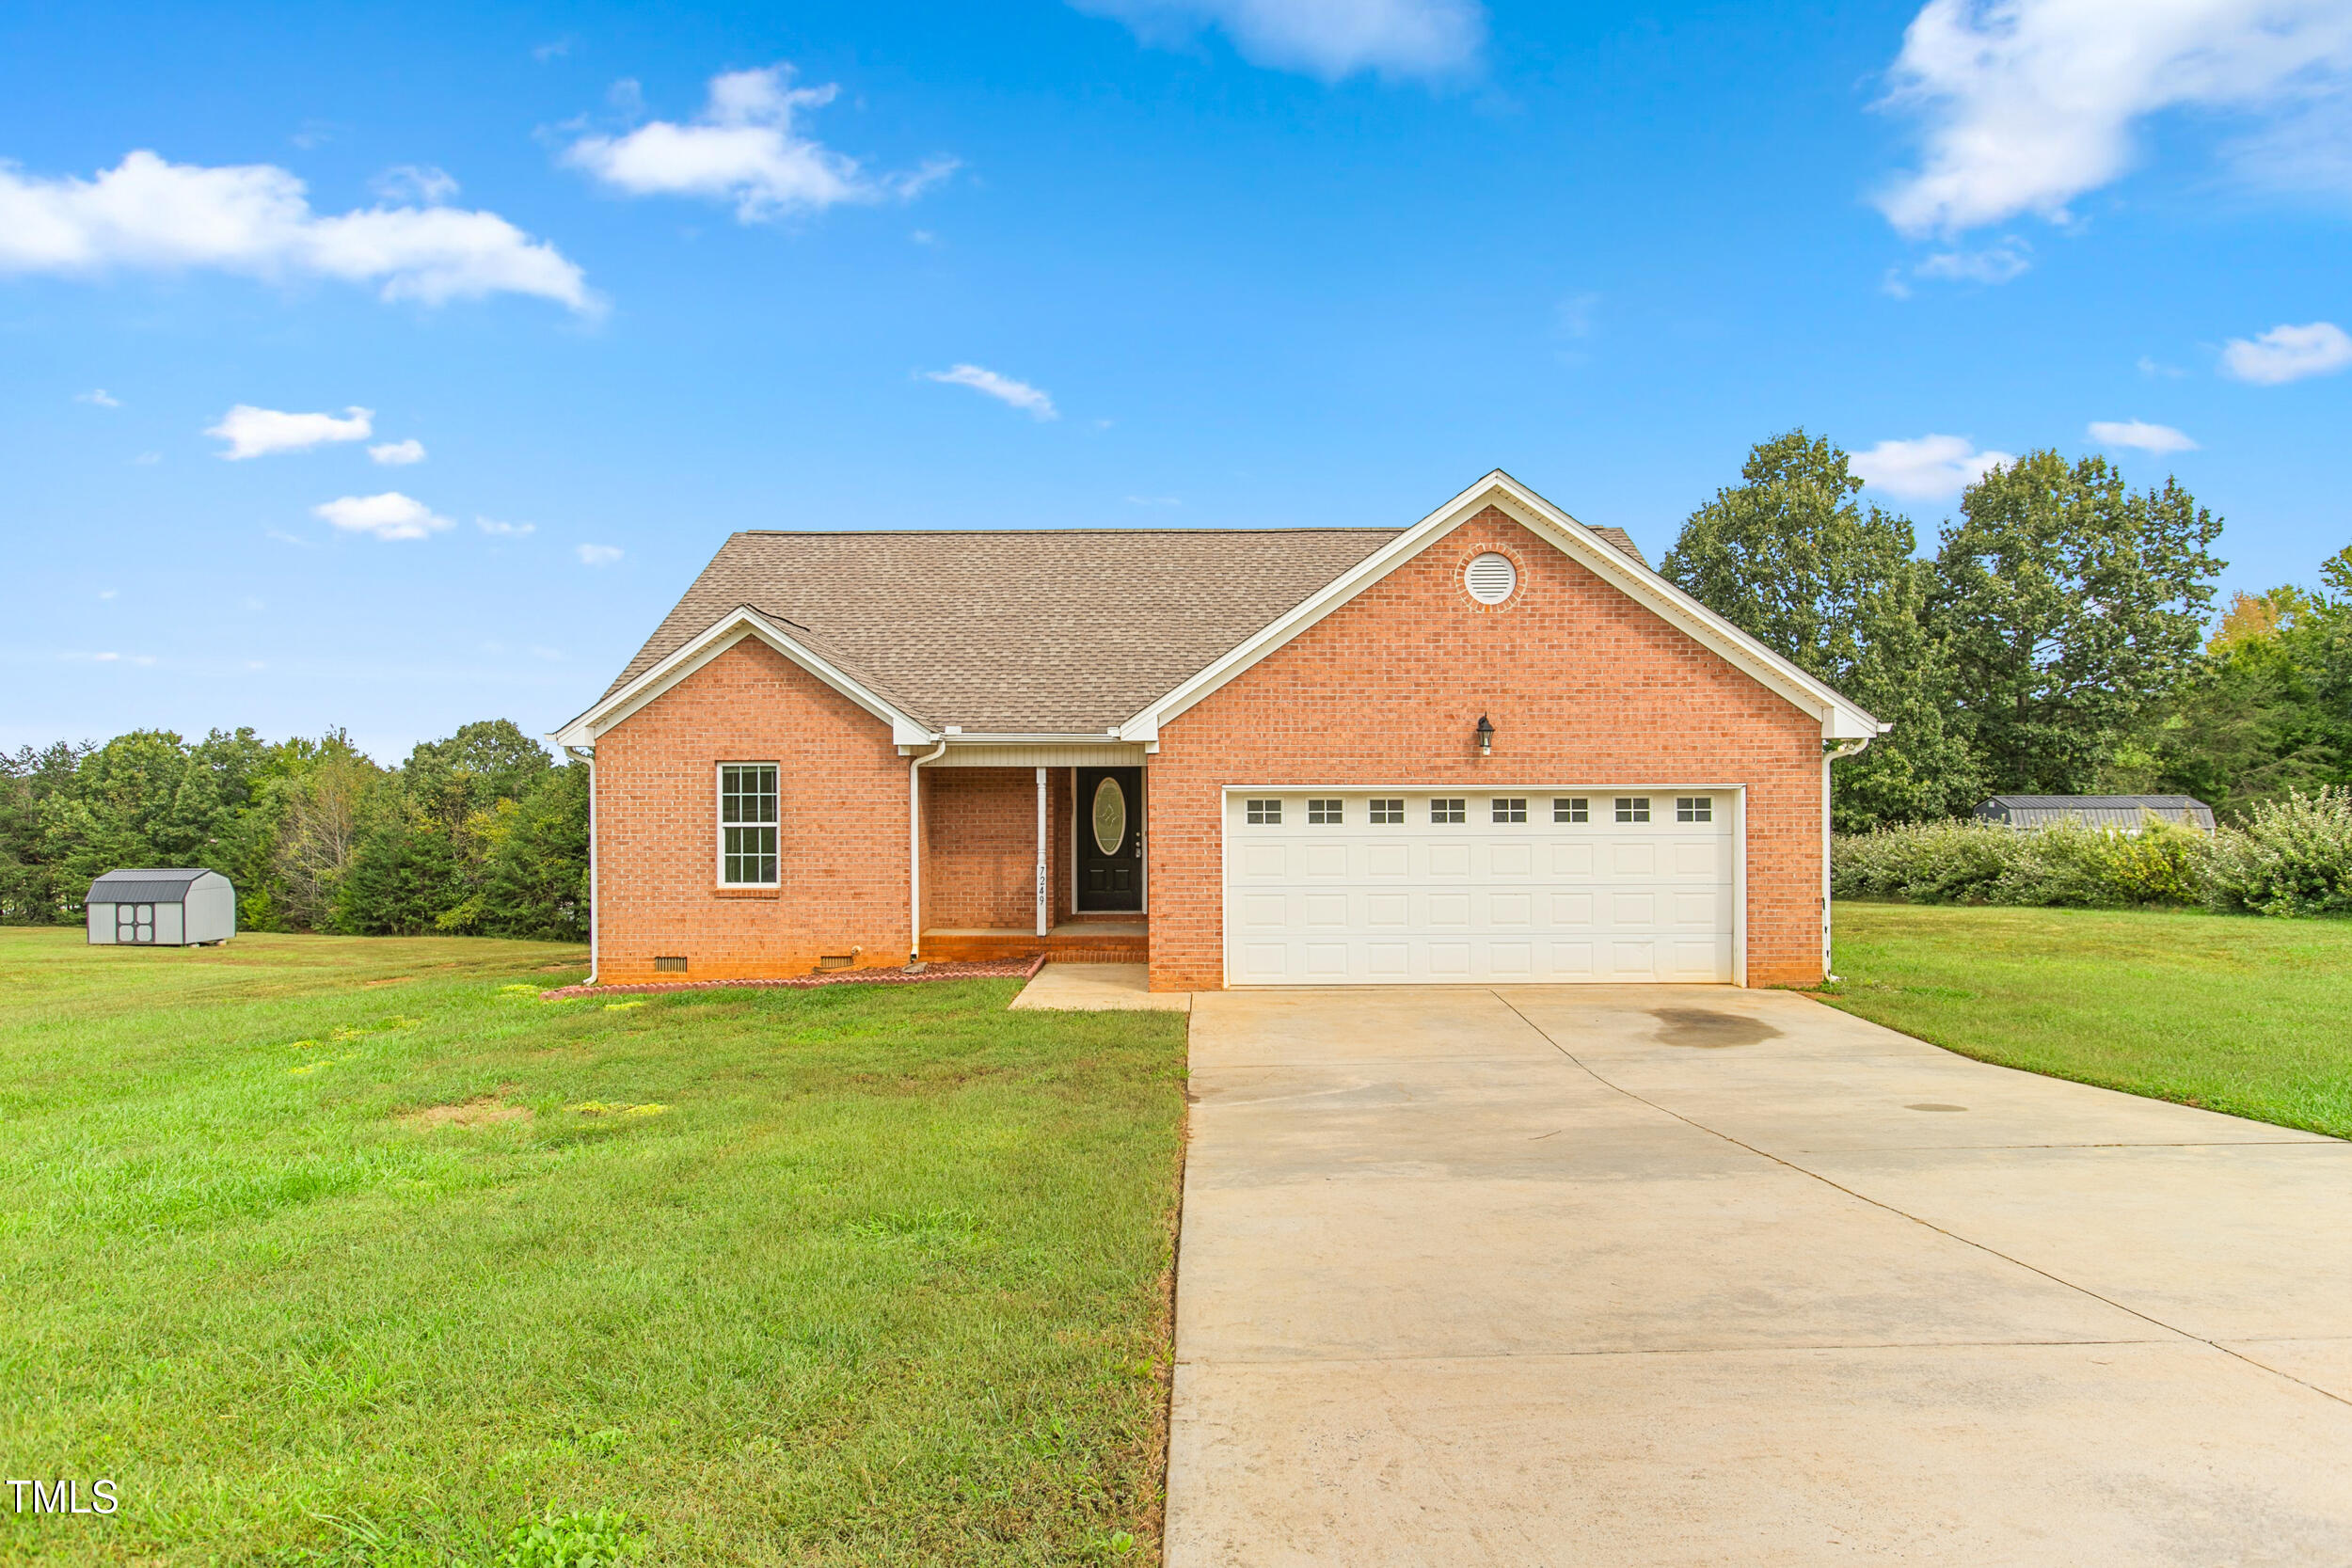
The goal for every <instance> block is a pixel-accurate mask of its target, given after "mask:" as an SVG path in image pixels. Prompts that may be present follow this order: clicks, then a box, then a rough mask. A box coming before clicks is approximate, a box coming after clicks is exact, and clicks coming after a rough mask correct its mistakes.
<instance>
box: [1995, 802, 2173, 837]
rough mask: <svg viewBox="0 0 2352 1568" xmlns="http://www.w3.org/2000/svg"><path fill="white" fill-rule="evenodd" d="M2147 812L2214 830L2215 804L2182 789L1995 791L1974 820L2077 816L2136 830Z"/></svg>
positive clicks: (2035, 822)
mask: <svg viewBox="0 0 2352 1568" xmlns="http://www.w3.org/2000/svg"><path fill="white" fill-rule="evenodd" d="M2151 816H2153V817H2154V818H2155V819H2156V820H2157V821H2159V822H2169V823H2172V824H2173V825H2174V826H2176V827H2182V828H2196V829H2199V830H2200V831H2201V832H2208V833H2209V832H2213V808H2212V807H2211V806H2209V805H2207V804H2205V802H2204V801H2202V800H2194V799H2192V798H2190V797H2189V796H2186V795H1995V796H1994V797H1993V798H1992V799H1991V800H1987V801H1985V802H1984V803H1983V804H1982V805H1979V807H1978V808H1977V820H1978V821H1979V822H1998V823H2000V824H2001V825H2002V826H2003V827H2007V828H2046V827H2049V826H2051V825H2052V824H2054V823H2058V822H2079V823H2081V824H2082V825H2083V826H2084V827H2086V828H2117V829H2121V830H2122V831H2123V832H2138V831H2139V829H2140V827H2141V826H2142V825H2143V824H2144V823H2145V822H2146V821H2147V819H2148V818H2149V817H2151Z"/></svg>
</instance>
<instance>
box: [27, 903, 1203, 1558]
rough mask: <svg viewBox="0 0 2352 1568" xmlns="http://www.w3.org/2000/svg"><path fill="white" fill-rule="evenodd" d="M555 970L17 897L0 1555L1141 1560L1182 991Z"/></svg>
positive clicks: (1152, 1479) (1151, 1490) (483, 954)
mask: <svg viewBox="0 0 2352 1568" xmlns="http://www.w3.org/2000/svg"><path fill="white" fill-rule="evenodd" d="M580 972H581V956H580V949H578V948H574V947H564V946H555V945H548V944H534V943H527V942H487V941H469V940H459V939H424V940H417V941H402V940H391V939H350V940H343V939H335V938H313V937H267V936H245V937H240V938H238V939H237V940H236V941H235V942H231V943H230V944H229V945H228V946H227V947H225V948H220V949H214V950H191V951H186V952H180V951H145V952H135V951H130V950H125V949H118V948H88V947H85V946H83V945H82V943H81V939H80V934H79V933H78V932H76V931H56V930H24V929H10V930H5V931H0V1002H4V1003H5V1004H6V1006H5V1010H0V1301H4V1302H5V1303H6V1309H5V1311H0V1389H5V1390H6V1392H5V1395H4V1396H0V1465H5V1467H6V1473H7V1476H8V1477H11V1478H24V1477H35V1476H38V1477H43V1478H51V1479H55V1478H61V1477H78V1478H80V1479H81V1481H83V1483H84V1490H83V1494H82V1495H83V1497H84V1498H85V1499H87V1497H88V1491H87V1483H88V1482H89V1481H91V1480H93V1479H95V1478H97V1477H101V1476H107V1477H112V1478H113V1479H114V1481H115V1482H116V1486H117V1488H118V1490H119V1497H120V1498H121V1508H120V1512H119V1513H117V1514H115V1515H114V1516H113V1517H112V1518H108V1519H98V1518H93V1517H81V1518H71V1517H66V1518H61V1517H58V1516H56V1515H36V1514H33V1513H29V1512H27V1513H15V1512H13V1511H11V1510H9V1509H7V1508H0V1560H7V1561H25V1560H36V1559H38V1560H41V1561H43V1562H57V1561H63V1562H131V1561H136V1562H142V1563H144V1562H156V1563H173V1564H177V1563H199V1562H202V1563H215V1562H220V1563H247V1562H257V1563H288V1564H293V1563H329V1564H332V1563H342V1564H361V1563H372V1564H382V1565H408V1564H426V1563H453V1562H469V1563H474V1564H478V1565H485V1568H486V1565H488V1564H490V1563H493V1562H497V1561H501V1560H515V1561H518V1562H530V1561H538V1560H546V1561H549V1562H553V1561H555V1560H558V1557H559V1555H560V1551H559V1547H558V1546H551V1545H548V1544H547V1540H554V1539H556V1538H557V1537H558V1536H562V1537H563V1539H564V1540H576V1541H578V1542H583V1543H584V1542H589V1541H591V1540H592V1539H604V1540H608V1541H610V1540H613V1539H618V1538H619V1536H618V1535H616V1534H615V1533H614V1532H615V1531H616V1530H618V1531H619V1532H620V1533H621V1534H625V1535H626V1536H627V1537H628V1539H629V1540H630V1541H632V1542H634V1543H635V1544H636V1545H637V1546H638V1547H639V1548H640V1549H641V1550H642V1552H643V1556H642V1557H641V1558H639V1559H637V1560H641V1561H644V1562H646V1563H660V1564H682V1563H704V1562H709V1563H719V1562H724V1563H794V1564H835V1563H852V1562H854V1563H918V1562H920V1563H935V1562H947V1561H952V1562H957V1563H1084V1562H1098V1561H1150V1560H1153V1559H1154V1558H1155V1557H1156V1552H1157V1531H1156V1517H1157V1510H1158V1506H1159V1487H1160V1475H1161V1462H1162V1445H1163V1442H1164V1417H1165V1409H1166V1396H1167V1389H1166V1376H1167V1370H1168V1321H1167V1302H1168V1296H1167V1290H1168V1268H1169V1263H1170V1244H1171V1235H1172V1227H1173V1224H1174V1211H1175V1199H1176V1188H1175V1180H1176V1174H1177V1162H1178V1153H1179V1139H1180V1133H1181V1121H1182V1116H1183V1083H1182V1075H1183V1061H1184V1050H1183V1020H1182V1019H1181V1017H1179V1016H1174V1015H1168V1014H1162V1013H1105V1014H1053V1013H1047V1014H1039V1013H1009V1012H1007V1011H1005V1010H1004V1005H1005V1003H1006V1002H1007V1001H1009V999H1010V998H1011V996H1012V994H1013V992H1014V990H1016V989H1017V986H1018V983H1017V982H1005V981H970V982H960V983H953V984H940V985H930V986H913V987H880V986H875V987H866V986H848V987H838V988H833V989H826V990H807V991H733V992H728V991H717V992H709V991H706V992H687V993H681V994H673V995H667V996H655V997H643V998H630V999H629V1000H628V1002H627V1003H625V1004H620V1005H613V1004H607V1003H602V1002H598V1001H595V1000H589V1001H581V1002H566V1003H543V1002H541V1001H539V1000H538V999H537V996H536V991H537V990H539V989H540V988H541V987H543V986H549V985H556V984H562V983H564V982H565V981H568V980H573V979H577V978H579V976H580ZM524 1113H527V1114H524ZM26 1497H27V1506H28V1507H29V1493H28V1494H26ZM598 1514H602V1515H604V1517H603V1518H602V1519H601V1520H599V1519H597V1517H596V1516H597V1515H598ZM624 1515H625V1516H626V1525H625V1526H623V1525H620V1524H618V1523H616V1522H617V1521H619V1520H620V1519H621V1517H622V1516H624ZM567 1531H568V1532H570V1534H568V1535H565V1534H564V1532H567ZM598 1531H601V1532H603V1534H602V1535H598V1534H597V1533H596V1532H598ZM541 1537H545V1538H546V1540H542V1539H540V1538H541ZM533 1541H538V1543H539V1544H535V1545H534V1544H532V1542H533ZM502 1554H503V1556H502ZM534 1554H535V1555H534ZM570 1560H580V1559H578V1558H574V1559H570ZM593 1560H602V1559H600V1558H598V1559H593Z"/></svg>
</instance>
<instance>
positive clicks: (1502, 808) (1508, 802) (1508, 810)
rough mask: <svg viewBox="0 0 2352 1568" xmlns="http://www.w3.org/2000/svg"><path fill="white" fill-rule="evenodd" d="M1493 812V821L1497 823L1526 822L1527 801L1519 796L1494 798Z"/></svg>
mask: <svg viewBox="0 0 2352 1568" xmlns="http://www.w3.org/2000/svg"><path fill="white" fill-rule="evenodd" d="M1493 811H1494V819H1495V820H1496V821H1497V822H1524V821H1526V820H1527V801H1526V800H1525V799H1523V798H1521V797H1519V796H1509V797H1505V796H1501V795H1498V796H1496V797H1495V798H1494V801H1493Z"/></svg>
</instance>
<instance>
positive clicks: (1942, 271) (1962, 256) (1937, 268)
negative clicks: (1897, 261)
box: [1911, 236, 2033, 283]
mask: <svg viewBox="0 0 2352 1568" xmlns="http://www.w3.org/2000/svg"><path fill="white" fill-rule="evenodd" d="M2032 249H2033V247H2032V246H2031V245H2027V244H2026V242H2025V241H2023V240H2020V239H2017V238H2015V237H2013V236H2012V237H2011V238H2009V239H2006V240H2003V241H2002V242H2001V243H2000V244H1999V245H1987V246H1985V247H1984V248H1983V249H1982V250H1945V251H1938V252H1937V253H1936V254H1934V255H1932V256H1924V257H1921V258H1920V260H1919V263H1918V265H1916V266H1915V267H1913V268H1912V269H1911V271H1912V275H1913V276H1914V277H1932V278H1936V279H1938V280H1939V281H1942V282H1946V283H2007V282H2009V281H2010V279H2012V278H2015V277H2022V276H2024V274H2025V272H2026V269H2027V268H2029V267H2031V266H2032V265H2033V262H2032V261H2031V260H2030V256H2031V253H2032Z"/></svg>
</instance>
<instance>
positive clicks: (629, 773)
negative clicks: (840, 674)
mask: <svg viewBox="0 0 2352 1568" xmlns="http://www.w3.org/2000/svg"><path fill="white" fill-rule="evenodd" d="M722 762H773V763H775V764H777V785H778V793H779V800H778V811H777V815H778V816H779V817H780V819H781V820H780V823H779V826H778V831H777V834H776V838H777V848H778V851H779V855H778V858H779V862H780V869H781V873H782V885H781V887H780V888H779V890H778V891H776V892H773V893H770V892H765V891H761V892H750V891H742V890H733V889H724V890H723V889H721V888H719V887H718V885H717V884H718V863H717V854H718V849H717V844H718V831H719V830H718V784H717V777H716V775H717V768H718V765H719V764H720V763H722ZM596 892H597V911H596V941H597V950H598V958H599V964H598V974H599V975H600V977H601V978H603V979H605V980H607V981H611V982H615V983H618V982H626V981H636V980H650V979H652V978H654V977H655V971H654V965H653V961H654V959H655V958H657V957H660V956H665V955H676V956H680V957H683V958H686V959H687V960H688V963H689V969H688V971H687V974H686V975H685V976H684V977H685V978H688V979H696V980H708V979H733V978H743V977H747V976H748V977H758V976H781V975H789V974H802V973H804V972H805V971H807V970H810V969H813V968H815V967H816V965H817V960H818V958H819V957H820V956H822V955H826V954H838V953H849V952H851V951H853V950H857V962H858V963H860V964H862V965H869V964H902V963H904V962H906V959H907V948H908V941H909V930H908V920H907V765H906V761H905V759H904V758H902V757H900V756H899V755H898V749H897V748H896V747H895V746H894V745H893V744H892V743H891V739H890V727H889V726H888V725H887V724H885V723H883V722H882V721H880V720H878V719H876V718H874V717H873V716H872V715H871V714H869V713H867V712H866V711H865V710H864V709H863V708H860V707H859V706H858V705H856V704H854V703H852V702H850V700H849V699H848V698H847V697H844V696H842V695H841V694H840V693H839V692H837V691H834V689H832V688H831V687H828V686H826V685H825V684H824V683H823V682H821V681H819V680H818V679H817V678H816V677H815V676H813V675H811V674H809V673H807V672H806V671H804V670H803V669H801V667H800V666H798V665H796V664H794V663H793V662H792V661H791V660H789V659H787V658H786V657H784V656H783V655H781V654H779V653H777V652H776V651H775V650H774V649H772V648H770V647H768V646H767V645H766V644H765V643H762V642H759V641H754V640H748V639H747V640H746V641H741V642H739V643H737V644H736V645H735V646H734V647H732V648H730V649H729V650H727V651H726V652H725V653H723V654H721V655H720V656H719V657H717V658H715V659H713V660H711V661H710V662H709V663H708V664H707V665H705V666H704V667H703V668H702V669H700V670H698V671H696V672H695V673H693V674H691V675H690V676H688V677H687V678H686V679H685V680H683V681H681V682H679V683H678V684H677V685H676V686H675V687H673V688H671V689H670V690H668V691H667V692H665V693H663V694H662V695H661V696H660V698H658V699H656V700H655V701H654V702H652V703H650V704H648V705H646V706H644V707H643V708H640V709H639V710H638V711H637V712H635V713H633V714H631V715H630V716H629V717H628V719H627V720H625V721H623V722H621V723H620V724H617V725H615V726H614V727H613V728H612V729H611V730H608V731H606V732H605V733H604V734H603V735H602V736H598V737H597V740H596ZM663 977H664V978H670V977H671V976H667V975H665V976H663Z"/></svg>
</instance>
